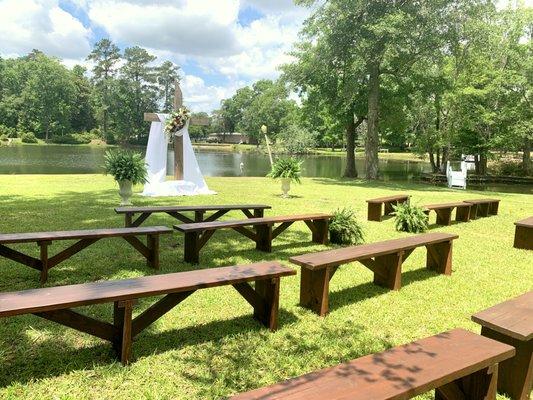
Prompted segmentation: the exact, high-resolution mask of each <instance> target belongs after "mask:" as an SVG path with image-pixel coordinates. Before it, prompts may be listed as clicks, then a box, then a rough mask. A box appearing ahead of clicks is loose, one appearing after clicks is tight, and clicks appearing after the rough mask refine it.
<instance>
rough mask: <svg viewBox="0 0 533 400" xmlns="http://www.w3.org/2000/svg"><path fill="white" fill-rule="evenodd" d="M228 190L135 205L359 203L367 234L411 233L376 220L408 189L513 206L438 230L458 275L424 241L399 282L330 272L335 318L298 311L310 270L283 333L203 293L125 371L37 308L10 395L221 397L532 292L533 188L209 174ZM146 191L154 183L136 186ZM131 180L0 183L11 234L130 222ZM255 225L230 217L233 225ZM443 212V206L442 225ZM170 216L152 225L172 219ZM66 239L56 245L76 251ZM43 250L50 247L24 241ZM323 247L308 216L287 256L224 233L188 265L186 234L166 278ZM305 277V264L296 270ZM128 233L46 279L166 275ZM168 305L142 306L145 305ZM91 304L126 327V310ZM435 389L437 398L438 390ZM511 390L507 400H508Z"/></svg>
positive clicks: (32, 280) (164, 248)
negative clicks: (450, 236) (386, 202)
mask: <svg viewBox="0 0 533 400" xmlns="http://www.w3.org/2000/svg"><path fill="white" fill-rule="evenodd" d="M208 183H209V185H210V187H211V188H212V189H214V190H216V191H217V192H218V195H216V196H198V197H189V198H177V199H171V198H167V199H165V198H159V199H151V198H143V197H140V196H138V195H136V196H135V197H134V199H133V200H134V203H135V204H136V205H148V204H161V205H163V204H229V203H265V204H270V205H272V210H270V211H268V212H267V213H266V215H283V214H294V213H307V212H330V211H333V210H334V209H336V208H338V207H345V206H350V207H353V208H355V209H356V210H357V214H358V216H359V218H360V221H361V223H362V224H363V227H364V231H365V234H366V242H367V243H371V242H375V241H379V240H385V239H391V238H398V237H404V236H408V234H405V233H398V232H396V231H395V230H394V226H393V221H392V219H388V220H386V221H384V222H381V223H378V222H368V221H366V203H365V199H368V198H372V197H377V196H384V195H389V194H393V193H400V192H405V193H409V194H411V195H412V199H413V201H414V202H415V203H419V204H424V203H436V202H447V201H452V200H463V199H467V198H479V197H484V196H490V197H498V198H500V199H501V205H500V211H499V214H498V215H497V216H493V217H490V218H483V219H479V220H475V221H471V222H469V223H460V224H455V223H454V224H453V225H452V226H449V227H440V226H439V227H437V226H435V225H432V226H431V231H443V232H451V233H457V234H458V235H459V239H458V240H456V241H455V242H454V248H453V274H452V276H450V277H446V276H441V275H437V274H435V273H433V272H430V271H426V270H425V268H424V265H425V250H424V249H419V250H416V251H415V252H414V253H413V254H412V255H411V257H410V258H409V259H408V260H407V261H406V262H405V264H404V266H403V275H402V283H403V287H402V289H401V290H400V291H397V292H393V291H389V290H386V289H384V288H381V287H378V286H375V285H373V284H372V274H371V273H370V271H368V270H367V269H365V268H364V267H363V266H362V265H361V264H351V265H345V266H343V267H341V268H340V270H339V272H337V274H336V275H335V277H334V278H333V279H332V281H331V295H330V307H331V312H330V314H329V315H328V316H327V317H326V318H320V317H318V316H317V315H315V314H313V313H312V312H310V311H308V310H305V309H303V308H301V307H299V306H298V296H299V275H297V276H294V277H289V278H284V279H282V284H281V295H280V317H279V330H278V331H277V332H275V333H271V332H269V331H268V330H266V329H264V328H263V327H262V326H261V325H259V324H258V323H257V322H256V321H255V320H254V319H253V318H252V317H251V311H252V310H251V307H250V306H249V305H248V304H247V303H246V302H245V300H244V299H242V298H241V297H240V296H239V295H238V293H237V292H236V291H235V290H234V289H233V288H231V287H222V288H216V289H207V290H200V291H198V292H197V293H195V294H193V295H192V296H191V297H190V298H188V299H187V300H186V301H184V302H183V303H182V304H180V305H179V306H178V307H176V308H175V309H173V310H172V311H171V312H170V313H168V314H166V315H165V316H164V317H162V318H161V319H160V320H158V321H157V322H156V323H155V324H154V325H152V326H151V327H149V328H148V329H147V330H145V331H144V332H142V333H141V334H140V335H139V336H138V338H137V339H136V341H135V342H134V344H133V363H132V365H131V366H129V367H127V368H123V367H122V366H121V365H120V363H118V362H117V361H116V359H115V357H114V354H113V352H112V349H111V346H110V344H109V343H107V342H104V341H102V340H99V339H96V338H93V337H92V336H89V335H86V334H83V333H79V332H77V331H74V330H72V329H69V328H66V327H62V326H60V325H57V324H54V323H52V322H49V321H46V320H43V319H40V318H38V317H36V316H32V315H26V316H18V317H13V318H7V319H3V320H2V321H1V324H0V398H2V399H111V398H112V399H216V398H224V397H226V396H229V395H231V394H234V393H238V392H241V391H245V390H249V389H253V388H257V387H260V386H264V385H268V384H272V383H275V382H278V381H281V380H283V379H286V378H289V377H293V376H296V375H300V374H303V373H306V372H309V371H313V370H315V369H318V368H322V367H327V366H332V365H335V364H338V363H340V362H343V361H346V360H349V359H353V358H356V357H359V356H362V355H366V354H369V353H373V352H378V351H381V350H384V349H386V348H390V347H392V346H395V345H399V344H402V343H406V342H409V341H412V340H415V339H418V338H422V337H425V336H429V335H433V334H436V333H439V332H442V331H445V330H448V329H452V328H457V327H462V328H466V329H469V330H472V331H474V332H479V327H478V326H477V325H476V324H474V323H472V322H471V321H470V316H471V315H472V314H473V313H475V312H476V311H478V310H481V309H484V308H486V307H489V306H491V305H493V304H496V303H499V302H501V301H504V300H506V299H509V298H511V297H514V296H516V295H519V294H521V293H523V292H526V291H528V290H531V289H532V288H533V252H531V251H526V250H517V249H514V248H513V247H512V245H513V235H514V225H513V222H514V221H516V220H518V219H522V218H525V217H527V216H530V215H533V196H531V195H530V194H510V193H489V192H474V191H468V190H467V191H458V190H457V191H452V190H448V189H445V188H438V187H432V186H427V185H418V184H395V183H381V182H380V183H365V182H362V181H347V180H333V179H303V184H302V185H294V186H293V190H292V194H293V197H291V198H289V199H282V198H280V197H279V193H280V188H279V183H276V182H273V181H271V180H269V179H266V178H210V179H208ZM137 189H138V190H140V188H137ZM116 192H117V186H116V184H115V183H114V182H113V181H112V179H111V178H110V177H104V176H98V175H61V176H53V175H51V176H45V175H39V176H37V175H27V176H7V175H4V176H0V210H1V215H2V217H1V218H0V232H26V231H48V230H63V229H85V228H101V227H120V226H123V217H122V216H119V215H116V214H115V212H114V211H113V207H115V206H116V205H117V203H118V197H117V193H116ZM236 217H238V218H240V217H241V215H239V213H230V214H228V215H227V216H226V218H236ZM434 221H435V215H434V214H432V215H431V222H432V223H434ZM173 223H175V220H174V219H172V218H171V217H168V216H152V217H151V218H150V219H149V220H148V221H147V222H146V223H145V225H148V224H152V225H167V226H171V225H172V224H173ZM65 244H66V243H65V242H63V243H61V242H57V243H54V244H53V246H51V249H50V251H51V253H52V254H53V253H54V252H55V251H57V250H59V249H61V248H62V247H63V246H65ZM17 248H24V249H25V250H27V251H30V252H31V253H32V254H34V255H37V254H38V252H37V246H36V245H35V244H31V245H24V246H18V247H17ZM326 248H327V247H326V246H321V245H314V244H312V243H311V242H310V233H309V231H308V230H307V227H306V226H305V225H304V224H303V223H297V224H295V225H293V226H292V227H291V228H289V230H287V231H286V232H285V233H284V234H283V235H281V236H280V237H278V238H277V239H276V240H275V241H274V245H273V252H272V253H270V254H265V253H261V252H257V251H255V250H254V244H253V242H252V241H250V240H248V239H246V238H244V237H243V236H241V235H239V234H238V233H236V232H229V231H228V232H224V231H223V232H217V233H216V234H215V235H214V236H213V237H212V238H211V240H210V241H209V242H208V244H207V245H206V247H205V248H204V249H203V251H202V252H201V255H200V257H201V263H200V266H198V267H195V266H192V265H188V264H185V263H184V262H183V261H182V260H183V238H182V236H180V234H178V233H175V234H173V235H167V236H163V237H162V239H161V271H160V272H159V273H161V274H164V273H171V272H179V271H187V270H192V269H195V268H214V267H219V266H226V265H233V264H246V263H250V262H256V261H260V260H264V259H266V260H280V261H281V262H283V263H285V264H287V265H291V264H289V262H288V258H289V257H290V256H291V255H295V254H301V253H305V252H311V251H318V250H324V249H326ZM291 266H292V267H293V268H295V269H296V270H299V267H296V266H294V265H291ZM153 273H154V271H153V270H151V269H149V268H148V267H147V266H146V263H145V260H144V259H143V258H142V256H141V255H140V254H138V253H137V252H135V251H134V250H133V249H132V248H131V247H130V246H129V245H128V244H127V243H126V242H125V241H123V240H120V239H107V240H102V241H100V242H97V243H96V244H94V245H93V246H91V247H89V248H88V249H86V250H84V251H82V252H81V253H79V254H77V255H76V256H74V257H73V258H71V259H70V260H68V261H67V262H64V263H62V264H60V265H59V266H58V267H56V268H54V269H52V270H51V271H50V278H49V281H48V283H47V286H56V285H67V284H76V283H83V282H92V281H98V280H109V279H121V278H130V277H137V276H144V275H149V274H153ZM37 287H39V284H38V272H37V271H35V270H32V269H30V268H28V267H25V266H22V265H20V264H17V263H14V262H11V261H9V260H6V259H4V258H0V290H2V291H14V290H21V289H29V288H37ZM152 301H154V299H150V300H148V299H145V300H142V301H140V302H139V303H138V304H137V305H136V308H135V313H139V312H141V311H142V310H144V309H145V308H146V307H147V306H148V305H149V304H151V302H152ZM81 311H82V312H84V313H86V314H88V315H91V316H93V317H96V318H102V319H106V320H108V321H111V315H112V307H111V305H99V306H90V307H84V308H83V309H82V310H81ZM420 398H423V399H429V398H431V394H427V395H425V396H421V397H420ZM499 398H500V399H504V398H505V397H503V396H500V397H499Z"/></svg>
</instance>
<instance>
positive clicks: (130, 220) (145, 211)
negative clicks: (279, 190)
mask: <svg viewBox="0 0 533 400" xmlns="http://www.w3.org/2000/svg"><path fill="white" fill-rule="evenodd" d="M270 208H271V207H270V206H267V205H264V204H237V205H218V206H217V205H215V206H152V207H117V208H115V212H116V213H117V214H124V223H125V226H127V227H129V226H139V225H141V224H142V223H143V222H144V221H146V219H147V218H148V217H149V216H150V215H152V214H154V213H165V214H168V215H170V216H172V217H174V218H176V219H177V220H179V221H181V222H185V223H191V222H202V221H206V222H210V221H215V220H217V219H218V218H220V217H222V216H223V215H225V214H227V213H228V212H230V211H242V213H243V214H244V215H246V216H247V217H248V218H260V217H262V216H263V214H264V210H267V209H270ZM212 211H213V213H212V214H211V215H209V216H208V217H207V218H206V217H205V214H206V213H207V212H212ZM185 212H192V213H194V219H192V218H189V217H188V216H186V215H184V214H183V213H185ZM135 214H140V215H139V216H138V217H137V219H134V218H135Z"/></svg>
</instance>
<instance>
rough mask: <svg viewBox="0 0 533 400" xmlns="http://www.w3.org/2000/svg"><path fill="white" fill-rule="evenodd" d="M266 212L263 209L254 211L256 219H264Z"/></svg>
mask: <svg viewBox="0 0 533 400" xmlns="http://www.w3.org/2000/svg"><path fill="white" fill-rule="evenodd" d="M264 214H265V213H264V210H263V209H262V208H256V209H254V218H263V216H264Z"/></svg>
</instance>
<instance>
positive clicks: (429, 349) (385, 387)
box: [232, 329, 514, 400]
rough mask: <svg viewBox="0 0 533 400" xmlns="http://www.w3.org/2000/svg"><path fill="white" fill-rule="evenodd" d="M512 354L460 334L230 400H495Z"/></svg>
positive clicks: (503, 347)
mask: <svg viewBox="0 0 533 400" xmlns="http://www.w3.org/2000/svg"><path fill="white" fill-rule="evenodd" d="M513 354H514V349H513V348H512V347H511V346H508V345H506V344H503V343H498V342H496V341H494V340H491V339H488V338H485V337H483V336H479V335H476V334H475V333H472V332H468V331H465V330H463V329H454V330H452V331H448V332H444V333H440V334H438V335H435V336H431V337H428V338H425V339H420V340H417V341H415V342H413V343H409V344H405V345H403V346H398V347H394V348H392V349H389V350H385V351H383V352H381V353H376V354H370V355H367V356H364V357H361V358H357V359H355V360H352V361H348V362H345V363H343V364H340V365H337V366H335V367H331V368H325V369H322V370H319V371H315V372H311V373H309V374H306V375H302V376H300V377H297V378H292V379H289V380H287V381H285V382H281V383H278V384H275V385H272V386H268V387H265V388H261V389H256V390H252V391H251V392H247V393H242V394H240V395H236V396H234V397H232V399H233V400H259V399H261V400H267V399H268V400H281V399H284V400H311V399H313V400H319V399H327V400H341V399H342V400H347V399H350V400H404V399H410V398H413V397H415V396H418V395H420V394H423V393H426V392H428V391H430V390H432V389H435V399H438V400H444V399H446V400H459V399H462V400H494V399H495V398H496V385H495V384H496V377H497V375H498V363H500V362H502V361H503V360H505V359H507V358H509V357H512V355H513Z"/></svg>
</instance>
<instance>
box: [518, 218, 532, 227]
mask: <svg viewBox="0 0 533 400" xmlns="http://www.w3.org/2000/svg"><path fill="white" fill-rule="evenodd" d="M514 224H515V225H516V226H523V227H525V228H533V217H528V218H524V219H521V220H520V221H516V222H515V223H514Z"/></svg>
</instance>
